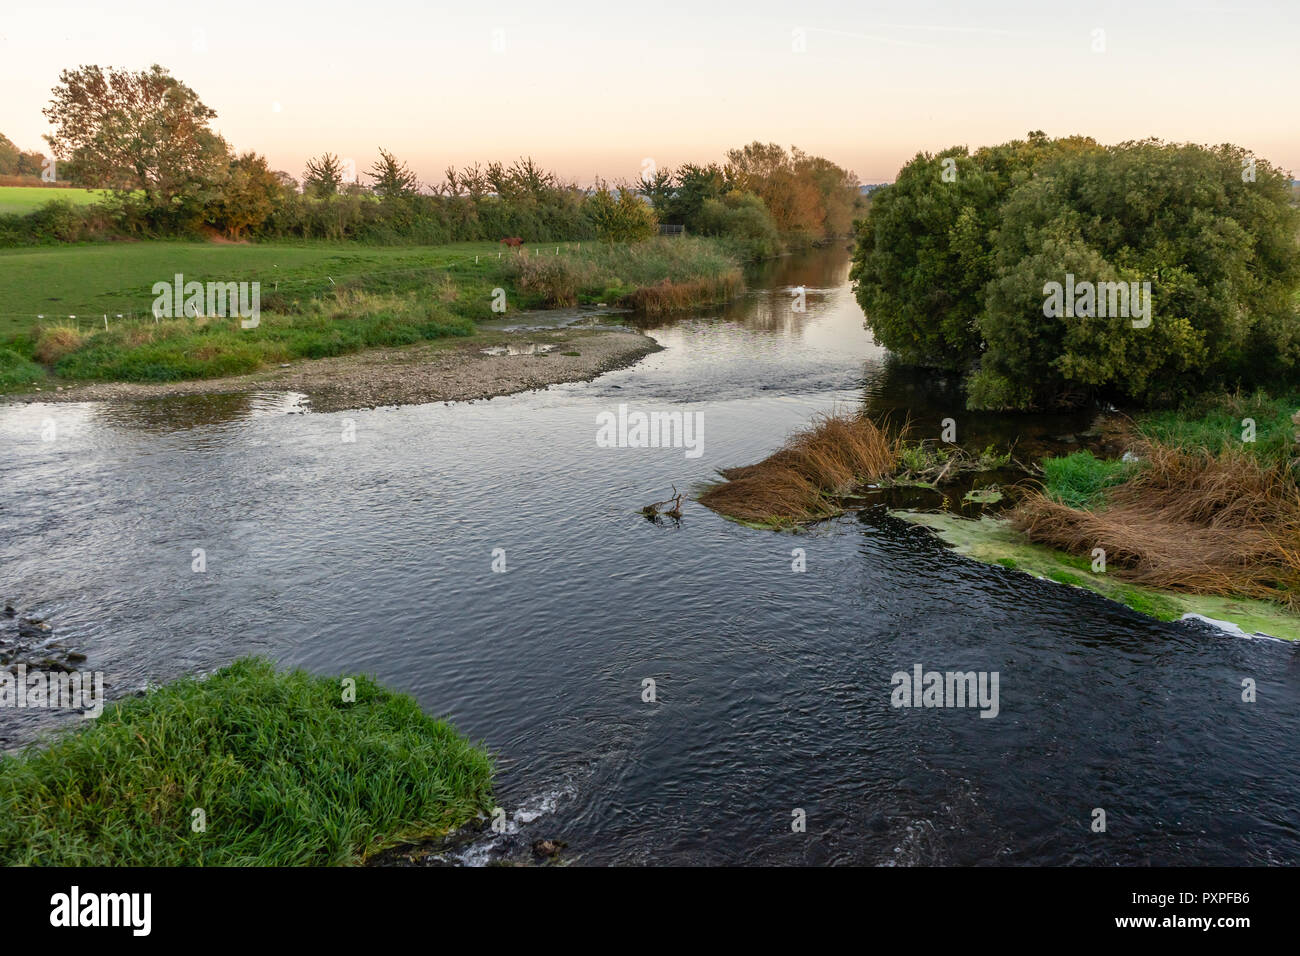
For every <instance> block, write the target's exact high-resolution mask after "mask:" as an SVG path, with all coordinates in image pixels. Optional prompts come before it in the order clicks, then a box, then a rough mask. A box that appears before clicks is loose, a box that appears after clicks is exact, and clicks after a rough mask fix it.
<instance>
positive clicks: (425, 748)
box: [0, 658, 492, 866]
mask: <svg viewBox="0 0 1300 956" xmlns="http://www.w3.org/2000/svg"><path fill="white" fill-rule="evenodd" d="M355 682H356V685H355V700H353V701H349V700H347V699H346V696H347V695H345V693H344V689H345V685H344V682H343V680H340V679H330V678H324V677H313V676H311V675H309V674H306V673H304V672H302V671H291V672H277V671H276V670H275V668H274V667H273V666H272V664H271V663H270V662H268V661H266V660H264V659H261V658H245V659H241V660H239V661H236V662H235V663H234V664H231V665H230V666H228V667H225V668H222V669H221V670H219V671H217V672H216V673H215V674H213V675H211V676H210V677H207V678H205V679H193V678H187V679H184V680H179V681H176V682H174V683H171V684H167V685H165V686H163V687H160V688H158V689H155V690H152V691H151V692H149V693H148V694H146V695H145V696H144V697H141V698H128V699H126V700H123V701H120V702H117V703H114V704H110V705H109V706H108V707H107V708H105V710H104V713H103V714H102V715H101V716H100V717H99V718H98V719H96V720H94V721H93V722H90V721H87V722H86V724H85V725H84V726H80V727H77V728H75V729H73V730H70V731H66V732H64V733H62V734H61V735H59V736H58V737H57V738H56V739H55V740H54V741H53V742H51V743H49V744H48V745H45V746H41V745H33V746H31V747H29V748H27V749H26V750H25V751H24V752H23V753H21V754H19V755H17V756H5V757H0V864H4V865H16V864H18V865H20V864H37V865H48V866H56V865H58V866H89V865H94V866H178V865H219V866H220V865H225V866H229V865H260V866H287V865H324V864H342V863H354V862H358V861H360V860H362V859H364V857H365V856H366V855H367V854H368V853H370V852H373V851H375V850H378V849H381V848H383V847H385V846H388V845H391V844H393V843H396V842H399V841H401V840H405V839H414V838H419V837H427V836H432V835H437V834H441V833H444V832H446V831H448V830H451V829H454V828H456V827H458V826H460V825H462V824H464V823H466V822H467V821H469V820H471V819H473V818H474V817H475V816H476V815H478V814H479V813H482V812H486V811H488V810H489V809H490V807H491V802H490V801H491V779H492V765H491V761H490V759H489V757H488V755H487V754H486V753H485V752H484V751H482V750H481V749H478V748H476V747H474V746H473V745H472V744H471V743H470V742H469V741H468V740H466V739H465V738H464V737H462V736H461V735H460V734H459V733H457V732H456V730H455V729H454V728H452V727H451V726H450V725H449V724H447V723H446V722H444V721H441V720H436V719H434V718H432V717H429V716H428V715H426V714H424V713H423V712H422V711H421V710H420V708H419V706H418V705H417V704H416V702H415V701H414V700H413V699H412V698H410V697H408V696H406V695H404V694H395V693H393V692H391V691H388V690H386V689H384V688H383V687H381V686H380V685H379V684H377V683H375V682H374V681H373V680H371V679H369V678H367V677H364V676H358V677H356V678H355ZM195 811H202V812H201V814H198V813H196V812H195ZM200 821H201V822H202V826H201V827H200V826H198V823H199V822H200Z"/></svg>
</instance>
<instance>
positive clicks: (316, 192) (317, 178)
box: [302, 153, 343, 198]
mask: <svg viewBox="0 0 1300 956" xmlns="http://www.w3.org/2000/svg"><path fill="white" fill-rule="evenodd" d="M342 185H343V163H342V161H341V160H340V159H339V158H338V157H337V156H335V155H334V154H333V153H322V154H321V156H320V158H319V159H309V160H307V168H306V169H305V170H303V174H302V191H303V192H304V193H308V194H309V195H312V196H316V197H317V198H323V197H325V196H333V195H335V194H337V193H338V192H339V189H340V188H341V187H342Z"/></svg>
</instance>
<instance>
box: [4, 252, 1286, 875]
mask: <svg viewBox="0 0 1300 956" xmlns="http://www.w3.org/2000/svg"><path fill="white" fill-rule="evenodd" d="M847 271H848V264H847V259H846V254H845V253H844V252H843V250H839V249H837V250H830V251H824V252H820V253H816V254H812V255H808V256H803V257H792V258H788V259H785V260H782V261H780V262H779V263H777V264H775V265H773V266H771V267H769V268H768V269H767V270H766V271H765V272H764V273H763V274H761V275H759V276H757V277H756V278H755V279H754V280H753V281H752V282H751V292H750V293H749V294H748V295H747V296H746V297H745V298H744V299H743V301H741V302H738V303H736V304H734V305H733V306H731V307H729V308H727V309H725V310H722V311H720V312H717V313H713V314H708V315H701V316H697V317H691V318H687V319H683V320H676V321H671V322H665V323H662V324H656V325H653V326H651V327H649V328H648V329H647V331H648V332H649V334H651V335H653V336H654V337H655V338H656V339H657V340H658V341H659V342H660V343H661V344H662V345H664V346H665V351H663V352H660V353H657V354H655V355H652V356H650V357H648V358H646V359H645V360H643V361H642V362H640V363H639V364H637V365H636V366H634V367H632V368H630V369H625V370H622V371H618V372H613V373H610V374H607V375H605V376H603V377H601V378H599V379H597V380H596V381H594V382H591V383H586V384H574V385H566V386H560V387H555V388H551V389H549V390H546V391H544V392H535V393H529V394H524V395H518V396H512V397H504V398H497V399H493V400H490V401H482V402H474V403H468V404H457V405H446V404H431V405H422V406H408V407H402V408H387V409H376V410H369V411H354V412H342V413H333V414H318V413H312V412H310V410H309V405H308V403H307V402H306V400H305V399H303V398H302V397H299V396H289V397H286V396H279V395H248V396H218V397H209V398H185V399H175V400H165V401H151V402H121V403H105V404H80V405H78V404H59V405H37V404H33V405H6V406H0V448H3V449H4V452H3V455H0V529H2V535H0V597H7V598H9V599H10V600H12V601H13V602H14V603H15V605H16V606H17V607H18V608H19V610H20V613H22V614H23V615H28V614H31V615H35V616H39V617H44V618H46V619H47V620H49V621H50V622H51V623H52V624H53V625H54V627H55V634H56V636H57V638H58V639H59V640H61V641H63V642H64V643H65V644H67V645H68V646H69V647H72V648H75V649H77V650H79V651H81V652H83V653H85V654H86V655H87V656H88V660H87V661H86V662H85V663H84V664H83V665H81V666H82V667H83V668H84V669H86V670H102V671H104V672H105V674H106V676H107V681H108V684H109V686H110V696H113V695H119V694H123V693H127V692H130V691H132V690H134V689H137V688H140V687H142V686H144V685H145V684H146V682H150V681H154V682H159V681H165V680H168V679H171V678H174V677H176V676H179V675H182V674H187V673H194V672H203V671H209V670H211V669H214V668H216V667H219V666H221V665H222V664H225V663H227V662H229V661H230V660H232V659H234V658H235V657H237V656H240V655H243V654H247V653H254V652H255V653H262V654H266V655H269V656H271V657H273V658H275V659H276V660H278V661H279V662H281V663H282V664H285V665H297V666H302V667H305V668H308V669H310V670H313V671H315V672H319V673H327V674H347V673H354V672H357V671H366V672H370V673H373V674H375V675H376V676H378V677H379V678H380V679H381V680H382V681H384V682H385V683H387V684H388V685H390V686H392V687H394V688H397V689H400V690H402V691H406V692H409V693H411V694H413V695H414V696H415V697H416V698H417V699H418V700H419V701H420V703H421V705H422V706H423V707H424V708H425V709H426V710H427V711H429V712H431V713H436V714H439V715H446V716H448V717H449V718H451V719H452V720H453V721H454V722H455V724H456V725H457V726H458V727H459V728H460V729H461V730H462V731H463V732H465V733H466V734H468V735H469V736H470V737H472V738H474V739H475V740H477V741H482V742H483V743H484V744H485V745H486V746H487V747H488V748H489V749H490V750H491V751H492V752H493V753H494V754H495V755H496V759H497V762H498V766H499V774H498V787H497V796H498V801H499V803H500V805H501V806H502V807H503V808H504V809H505V810H506V812H507V814H508V816H509V819H510V821H511V826H510V829H511V831H512V832H511V833H510V834H509V835H507V836H506V837H504V838H502V837H496V836H493V835H492V834H490V833H486V834H484V835H480V836H478V837H477V838H476V839H475V840H473V841H472V842H471V843H470V844H469V845H468V846H461V847H458V848H456V849H455V851H454V852H450V853H449V854H448V858H450V859H460V860H462V861H470V862H481V861H485V860H490V859H494V858H501V857H504V858H511V859H513V858H524V856H525V855H526V853H527V845H528V843H530V842H531V840H533V839H537V838H551V839H559V840H563V841H565V842H566V843H567V844H568V848H567V850H566V851H565V855H566V857H567V858H569V859H571V860H576V861H579V862H584V863H591V864H608V863H692V864H745V863H762V864H771V863H796V864H803V863H808V864H822V863H855V864H990V863H1018V864H1064V863H1092V864H1238V863H1253V864H1258V863H1291V864H1294V863H1297V862H1300V823H1298V822H1297V811H1296V794H1297V793H1300V757H1297V755H1296V747H1295V740H1296V731H1297V728H1300V657H1298V655H1297V651H1296V648H1294V647H1293V646H1292V645H1289V644H1287V643H1284V642H1279V641H1272V640H1265V639H1243V638H1234V637H1229V636H1226V635H1225V634H1223V633H1221V632H1218V631H1215V630H1212V629H1210V628H1208V627H1206V626H1203V625H1192V624H1162V623H1159V622H1156V621H1153V620H1150V619H1146V618H1143V617H1141V616H1140V615H1138V614H1137V613H1135V612H1133V611H1130V610H1128V609H1126V608H1124V607H1121V606H1119V605H1116V604H1112V603H1110V602H1107V601H1105V600H1102V599H1101V598H1099V597H1096V596H1094V595H1091V594H1089V593H1086V592H1083V591H1079V590H1076V589H1071V588H1067V587H1063V586H1060V585H1056V584H1051V583H1046V582H1039V581H1036V580H1033V579H1031V578H1028V577H1026V576H1024V575H1021V574H1017V573H1015V572H1012V571H1007V570H1004V569H1001V568H995V567H989V566H984V565H980V564H976V563H973V562H971V561H968V560H966V559H964V558H962V557H960V556H957V555H955V554H953V553H951V552H949V551H948V550H946V549H945V548H943V547H942V546H940V545H938V544H937V543H935V542H934V541H933V539H931V538H929V537H928V535H927V533H925V532H923V531H920V530H917V529H914V528H912V527H910V526H908V525H905V524H903V523H901V522H899V521H897V520H895V519H892V518H890V517H888V516H887V515H884V514H882V513H880V512H879V511H878V510H877V511H868V512H864V513H861V514H858V515H851V516H847V517H845V518H842V519H840V520H837V521H833V522H829V523H826V524H823V525H820V526H818V527H816V528H814V529H812V530H811V531H809V532H808V533H805V534H800V535H791V534H776V533H771V532H763V531H757V530H752V529H748V528H745V527H741V526H738V525H735V524H732V523H729V522H727V521H724V520H723V519H721V518H719V517H718V516H716V515H714V514H712V513H710V512H708V511H707V510H705V509H703V508H701V507H700V506H698V505H695V504H694V503H693V502H692V503H688V504H687V506H686V508H685V513H684V516H683V518H682V520H681V521H680V523H676V522H672V521H668V522H666V523H660V524H656V523H653V522H651V521H648V520H646V519H645V518H644V517H642V516H641V515H639V514H638V513H637V511H638V509H640V508H641V507H642V506H643V505H645V504H647V503H649V502H651V501H658V500H662V499H664V498H667V497H668V496H669V495H670V493H671V490H672V487H673V486H674V485H675V486H676V487H677V489H679V490H688V489H690V488H691V487H692V486H693V485H695V484H696V483H698V482H701V481H704V480H707V479H709V478H710V477H711V476H712V474H713V472H714V471H715V469H718V468H723V467H728V466H733V465H739V464H749V463H752V462H754V461H757V460H758V459H760V458H762V457H763V456H765V455H766V454H768V453H769V452H770V451H772V450H773V449H774V448H775V447H776V446H777V445H778V444H779V443H780V442H781V440H782V439H783V437H784V436H785V435H786V434H787V433H788V432H789V431H790V430H792V429H794V428H796V427H798V426H801V425H803V424H804V423H805V422H806V421H807V419H808V418H809V417H810V416H811V415H812V414H814V413H816V412H819V411H826V410H830V409H832V408H836V407H849V406H853V405H856V404H857V403H860V402H863V401H864V400H865V401H868V402H870V403H872V404H873V406H874V407H876V408H878V409H881V408H893V409H897V410H899V411H900V413H901V412H902V410H904V409H906V410H909V411H910V414H911V415H912V416H913V419H914V421H915V420H920V421H927V420H929V419H930V418H933V419H934V420H935V421H936V425H935V428H936V431H937V429H938V425H937V421H938V419H939V418H940V417H942V416H945V415H949V416H951V417H953V418H954V419H956V420H957V422H958V428H959V430H965V431H966V433H967V435H966V437H967V438H969V439H972V440H976V439H977V440H979V441H982V440H983V438H984V437H985V436H986V435H989V436H995V437H1005V436H1006V435H1009V434H1011V433H1012V432H1013V431H1016V432H1024V433H1026V434H1029V433H1038V434H1041V435H1043V436H1051V435H1056V434H1057V433H1059V432H1062V431H1068V430H1070V429H1071V428H1078V427H1081V425H1082V423H1080V422H1077V421H1070V420H1064V419H1063V420H1045V419H1032V420H1030V419H1020V420H1016V421H1009V420H1007V419H1002V418H998V417H997V416H985V417H983V418H974V417H971V416H966V415H965V414H964V413H963V412H962V410H961V407H960V398H959V396H957V394H956V393H955V391H954V389H953V388H952V386H951V384H950V383H943V382H938V381H927V380H925V379H924V378H921V377H917V376H915V375H910V376H909V375H907V374H905V373H903V372H902V371H901V370H898V369H896V368H893V367H892V366H891V365H890V363H889V362H888V361H887V359H886V356H885V354H884V353H883V351H882V350H880V349H879V348H878V347H877V346H875V345H874V343H873V342H872V340H871V338H870V336H869V334H868V333H867V332H865V331H864V330H863V327H862V314H861V312H860V311H859V309H858V307H857V305H856V303H855V302H854V300H853V297H852V294H851V292H850V290H849V287H848V280H847ZM795 286H803V287H805V289H806V298H807V309H806V311H805V312H802V313H800V312H796V311H794V310H792V308H791V303H792V301H793V294H792V291H791V290H792V287H795ZM537 361H539V362H544V361H547V359H546V357H545V356H538V358H537ZM620 403H626V404H627V405H628V407H629V410H631V411H636V410H641V411H647V412H648V411H654V410H660V411H680V412H683V413H697V412H698V413H699V414H700V416H701V420H702V422H703V452H702V454H700V455H699V456H698V457H688V455H687V454H686V450H685V449H683V448H636V447H622V448H620V447H615V448H603V447H598V445H597V442H596V431H597V426H596V417H597V415H598V414H600V413H602V412H617V409H618V406H619V404H620ZM51 422H53V424H54V425H55V428H56V432H55V434H56V435H57V437H56V439H55V440H53V441H43V440H42V430H43V429H45V428H46V427H47V426H48V424H49V423H51ZM349 434H350V435H351V436H352V437H354V439H355V440H354V441H345V440H344V437H345V436H346V435H349ZM195 549H202V550H203V552H204V557H205V561H206V571H204V572H203V573H196V572H194V571H193V570H192V564H193V562H194V556H193V555H194V551H195ZM495 549H502V551H503V552H504V565H505V570H504V572H500V571H494V570H493V563H494V550H495ZM794 549H803V554H804V558H805V561H806V570H805V571H802V572H796V571H794V570H793V569H792V564H793V562H794V560H795V559H794V556H793V555H792V552H793V551H794ZM502 551H496V554H497V556H498V560H497V562H496V563H497V565H498V566H500V564H501V561H500V560H499V558H500V556H501V554H502ZM0 627H12V623H11V622H0ZM917 664H920V665H922V667H923V668H924V669H925V670H927V671H928V670H937V671H976V672H997V674H998V675H999V710H998V714H997V716H996V717H995V718H992V719H987V718H982V717H981V716H980V712H979V710H977V709H974V708H969V707H968V708H956V707H948V708H913V709H909V708H894V707H892V706H891V705H890V698H891V691H892V690H893V685H892V683H891V677H892V675H893V674H894V673H895V672H898V671H903V672H908V673H910V672H911V671H912V669H913V667H914V665H917ZM1247 678H1249V679H1251V680H1253V681H1254V682H1255V685H1256V687H1257V695H1258V697H1257V701H1256V702H1254V703H1245V702H1243V700H1242V681H1243V679H1247ZM647 679H650V680H653V681H654V691H655V700H654V701H653V702H647V701H646V700H644V699H643V696H644V694H645V691H644V687H645V686H646V684H645V681H646V680H647ZM44 719H45V718H44V717H43V715H41V714H38V713H35V712H22V713H21V714H20V713H19V712H17V711H8V712H4V713H0V746H5V747H13V746H16V745H17V744H19V743H22V742H24V741H26V740H29V739H31V738H32V736H33V735H34V734H36V733H38V732H39V731H40V730H42V729H43V728H44V727H45V726H46V725H45V723H43V720H44ZM74 719H75V718H74ZM1096 809H1102V810H1104V811H1105V814H1106V830H1105V832H1094V831H1093V829H1092V824H1093V820H1094V811H1095V810H1096ZM796 811H803V815H804V817H805V818H806V832H795V830H794V829H793V828H792V821H793V820H795V819H796Z"/></svg>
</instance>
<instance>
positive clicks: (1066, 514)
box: [1009, 442, 1300, 609]
mask: <svg viewBox="0 0 1300 956" xmlns="http://www.w3.org/2000/svg"><path fill="white" fill-rule="evenodd" d="M1142 452H1143V458H1144V462H1143V464H1142V467H1141V468H1139V469H1137V470H1136V471H1135V472H1134V473H1133V475H1132V477H1130V478H1129V479H1128V480H1127V481H1125V482H1123V483H1122V484H1118V485H1115V486H1114V487H1112V488H1110V489H1108V491H1107V494H1106V497H1105V500H1104V502H1103V503H1101V504H1100V505H1098V506H1096V509H1095V510H1087V509H1084V508H1076V507H1071V506H1069V505H1067V504H1064V503H1063V502H1061V501H1059V500H1055V499H1054V498H1053V497H1052V496H1051V495H1050V494H1048V493H1044V492H1031V493H1029V494H1027V495H1026V496H1025V497H1024V498H1023V499H1022V500H1021V502H1020V503H1019V505H1018V506H1017V507H1016V508H1015V509H1014V510H1013V511H1012V512H1011V513H1010V515H1009V519H1010V520H1011V522H1012V524H1013V526H1014V527H1016V528H1017V529H1018V530H1019V531H1021V532H1022V533H1023V534H1025V535H1026V536H1027V537H1028V538H1029V539H1030V540H1032V541H1035V542H1038V543H1040V544H1046V545H1049V546H1051V547H1054V548H1057V549H1059V550H1062V551H1067V552H1069V553H1071V554H1076V555H1089V554H1091V553H1092V551H1093V549H1094V548H1102V549H1104V550H1105V554H1106V564H1107V569H1108V571H1111V572H1113V573H1115V574H1117V575H1118V576H1120V577H1122V578H1124V579H1125V580H1128V581H1132V582H1133V583H1135V584H1141V585H1145V586H1148V587H1154V588H1160V589H1167V590H1173V591H1184V592H1188V593H1193V594H1221V595H1239V596H1243V597H1252V598H1260V599H1264V600H1271V601H1276V602H1279V603H1282V604H1285V605H1286V606H1288V607H1289V608H1292V609H1300V488H1298V487H1297V484H1296V481H1295V478H1294V475H1293V473H1292V471H1291V469H1290V468H1289V467H1288V466H1286V465H1285V464H1279V463H1270V462H1268V461H1265V460H1261V459H1260V458H1259V457H1258V456H1256V455H1254V454H1251V453H1250V452H1248V451H1246V450H1244V449H1233V448H1225V449H1223V450H1222V451H1220V452H1219V453H1217V454H1215V453H1212V452H1210V451H1209V450H1208V449H1204V448H1178V447H1174V446H1170V445H1165V444H1162V443H1159V442H1151V443H1148V444H1147V445H1146V446H1144V447H1143V449H1142Z"/></svg>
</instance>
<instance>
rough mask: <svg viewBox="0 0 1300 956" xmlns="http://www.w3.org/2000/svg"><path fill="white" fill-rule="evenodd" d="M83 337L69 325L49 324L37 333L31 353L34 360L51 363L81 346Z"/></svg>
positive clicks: (46, 363)
mask: <svg viewBox="0 0 1300 956" xmlns="http://www.w3.org/2000/svg"><path fill="white" fill-rule="evenodd" d="M83 341H84V337H83V336H82V334H81V332H79V331H78V330H77V329H75V328H73V327H72V326H70V325H50V326H46V327H45V328H43V329H41V330H40V331H39V333H38V334H37V338H36V347H35V348H34V349H33V350H32V354H33V355H34V356H35V357H36V361H38V362H41V363H43V364H45V365H53V364H54V363H55V362H57V361H58V360H59V359H61V358H63V357H64V356H65V355H70V354H72V353H73V352H75V351H77V349H79V348H81V343H82V342H83Z"/></svg>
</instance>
